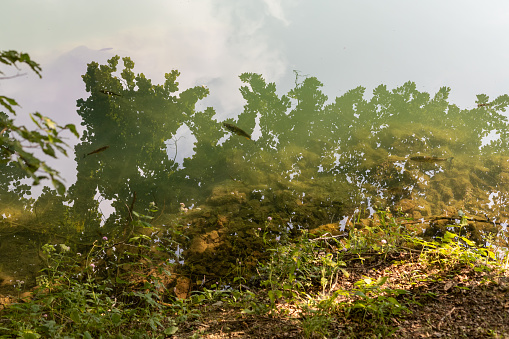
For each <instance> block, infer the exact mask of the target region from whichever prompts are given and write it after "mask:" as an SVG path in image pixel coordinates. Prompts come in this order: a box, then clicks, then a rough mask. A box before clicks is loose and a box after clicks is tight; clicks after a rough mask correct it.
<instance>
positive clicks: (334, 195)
mask: <svg viewBox="0 0 509 339" xmlns="http://www.w3.org/2000/svg"><path fill="white" fill-rule="evenodd" d="M133 67H134V63H133V62H132V61H131V60H130V59H128V58H124V59H123V63H122V62H121V61H120V62H119V58H113V59H111V60H110V61H109V64H107V65H98V64H97V63H91V64H89V67H88V69H87V72H86V74H85V75H84V76H83V81H84V82H85V84H86V88H87V91H88V92H89V93H90V96H89V97H88V98H86V99H79V100H78V113H79V115H80V116H81V117H82V119H83V125H84V127H85V133H84V134H83V136H82V139H81V142H80V143H79V144H78V145H77V146H76V148H75V159H76V162H77V169H78V179H77V182H76V184H74V185H73V186H72V187H70V189H69V192H68V194H67V195H66V196H64V197H61V196H58V195H57V194H56V192H54V191H51V190H49V189H46V190H45V191H44V193H43V195H42V196H41V197H39V198H38V199H36V200H34V199H26V198H24V196H25V193H26V191H27V190H29V187H26V186H23V185H21V183H20V181H19V179H21V178H22V174H21V173H19V172H16V170H15V169H14V168H11V167H9V166H7V167H5V165H2V166H4V167H5V170H4V169H2V173H9V175H6V176H4V177H3V182H2V187H1V188H2V190H1V192H2V193H0V194H1V195H2V198H1V200H0V201H1V206H0V211H1V212H0V213H1V214H2V215H3V219H2V220H0V232H1V234H2V236H1V242H0V251H4V252H5V253H7V252H9V253H12V252H13V251H14V250H13V248H12V247H13V245H14V244H17V246H15V247H16V248H18V255H17V257H16V258H14V257H12V256H7V255H6V254H2V258H3V259H2V262H1V263H0V265H1V266H0V269H1V273H2V274H3V276H2V277H3V282H2V284H4V285H9V284H12V283H13V282H14V281H16V280H19V279H27V280H34V275H35V273H34V274H33V275H30V274H28V273H27V271H30V272H36V271H37V269H38V268H39V266H40V262H38V261H37V260H32V259H33V258H34V257H36V254H35V253H37V251H38V248H39V247H40V245H41V244H44V243H47V242H49V243H68V244H71V245H72V246H74V249H75V250H77V251H79V250H80V249H82V248H86V246H87V244H91V243H92V242H93V240H94V239H98V238H100V237H102V236H105V235H108V237H118V238H119V239H122V237H126V236H127V235H129V234H131V233H130V232H131V226H132V221H133V219H136V217H135V214H134V212H137V213H142V214H146V215H151V216H153V217H154V219H153V223H154V224H155V225H157V227H158V230H159V232H160V236H161V237H163V236H166V237H173V239H174V240H175V245H174V247H175V248H174V250H178V251H179V252H181V253H182V254H183V258H184V259H185V260H186V261H187V262H188V263H193V265H194V266H193V270H194V271H193V272H194V273H193V274H195V275H202V274H203V275H205V274H207V275H208V276H213V275H214V274H216V275H221V274H229V272H230V271H231V267H232V266H231V264H229V263H228V261H227V260H226V259H227V258H231V257H233V258H243V257H246V255H247V254H248V253H249V254H252V253H254V252H257V251H258V252H263V246H262V247H260V244H259V243H257V242H255V241H253V239H254V238H255V237H260V236H261V235H263V236H264V240H267V241H268V242H269V243H270V242H277V241H280V239H281V238H283V237H287V236H292V235H295V234H297V233H298V230H300V229H314V228H316V227H319V226H322V225H327V224H329V226H327V227H328V228H327V227H326V229H327V230H331V229H337V230H345V229H346V230H348V229H349V228H350V227H353V226H354V224H355V223H357V224H359V225H361V224H362V223H367V221H366V218H368V217H370V216H373V215H374V213H375V212H376V211H378V210H384V211H389V212H390V213H391V214H392V215H393V216H397V217H400V218H401V219H402V220H405V222H406V224H407V225H415V224H418V221H419V222H420V224H422V230H423V232H425V233H426V235H428V236H435V235H440V234H441V232H443V231H444V230H445V229H446V228H447V227H451V225H455V224H456V225H457V224H458V223H459V220H460V219H461V216H462V215H463V214H464V215H466V216H467V220H468V223H467V224H468V225H466V226H465V228H464V230H463V231H464V232H466V233H468V234H469V235H470V236H471V237H472V238H474V239H475V240H476V241H478V242H479V243H483V242H486V241H487V236H488V235H490V234H491V235H493V236H498V237H499V240H498V241H500V244H501V245H504V246H506V245H507V244H506V243H505V241H506V236H505V223H506V222H507V219H508V211H507V209H506V201H507V197H508V184H509V154H508V151H507V150H508V142H509V135H508V133H507V128H506V126H507V119H506V117H505V115H504V114H503V113H504V112H505V109H506V108H507V106H508V105H509V97H508V96H501V97H499V98H496V99H495V100H491V101H490V100H489V98H488V97H486V96H484V95H479V96H478V97H477V101H476V104H473V107H471V108H467V109H460V108H459V107H457V106H455V105H454V104H452V103H449V102H448V94H449V91H450V90H449V89H448V88H442V89H440V91H439V92H437V93H435V94H428V93H424V92H419V91H418V90H417V89H416V85H415V84H414V83H411V82H408V83H405V84H403V85H402V86H401V87H398V88H395V89H388V88H386V87H385V86H383V85H381V86H379V87H378V88H376V89H375V90H374V93H373V95H372V96H370V95H367V94H366V93H365V91H364V88H362V87H359V88H356V89H352V90H350V91H348V92H346V93H344V94H342V95H340V96H338V97H336V98H334V99H331V98H327V97H326V96H325V95H324V94H323V92H322V90H321V88H322V84H321V83H320V82H319V80H318V79H316V78H313V77H309V78H306V79H304V80H302V81H301V82H299V83H297V85H296V86H295V88H293V89H292V90H290V91H289V92H288V93H286V94H284V95H282V94H281V93H280V92H278V91H277V90H276V84H273V83H267V82H266V81H265V80H264V79H263V78H262V76H260V75H258V74H252V73H245V74H243V75H241V77H240V78H241V80H242V82H243V86H242V87H241V89H240V91H241V93H242V95H243V97H244V99H245V102H246V104H245V106H244V111H243V112H241V113H240V114H239V116H238V118H237V120H235V121H233V120H229V121H227V123H228V124H230V125H229V127H225V126H224V125H223V122H217V121H216V120H215V119H214V115H215V111H214V108H207V109H205V110H203V111H197V110H196V104H197V103H198V102H199V100H200V99H203V98H204V97H205V96H207V94H208V90H207V88H205V87H194V88H189V89H185V88H179V86H178V76H179V74H178V72H176V71H173V72H171V73H169V74H167V75H166V81H165V83H164V84H162V85H154V84H152V83H151V81H150V80H149V79H146V78H145V76H144V75H143V74H135V73H134V72H133ZM183 76H185V75H183ZM367 97H370V98H369V99H367ZM473 101H474V100H473ZM184 125H185V126H187V127H188V128H189V129H190V131H191V132H192V134H193V136H194V138H196V140H197V141H196V143H195V144H194V149H193V150H194V154H193V155H192V156H191V157H188V158H186V159H185V160H184V162H183V163H182V164H180V165H179V164H178V163H177V162H176V161H175V159H176V154H178V152H179V147H178V145H179V144H180V145H182V144H181V142H185V140H184V141H181V140H178V138H177V131H178V130H179V128H180V127H182V126H184ZM232 126H233V127H232ZM493 132H496V133H498V138H497V139H495V140H491V141H490V140H486V137H487V136H488V135H490V133H493ZM251 136H252V137H251ZM99 195H100V197H101V199H108V200H112V201H113V203H112V207H113V208H114V209H115V212H114V213H112V214H111V215H110V216H109V217H108V218H107V220H106V218H105V217H104V216H103V215H102V213H101V210H100V208H99V200H98V198H97V197H98V196H99ZM14 238H15V239H16V241H13V240H12V239H14ZM492 241H493V240H492ZM24 244H25V245H24ZM265 244H266V245H267V242H265ZM267 246H268V245H267ZM26 258H32V259H30V260H29V259H26ZM217 258H225V261H224V262H223V263H222V264H221V261H218V259H217ZM211 262H213V263H214V264H213V265H214V266H215V271H214V272H211V268H210V263H211ZM218 262H219V264H218ZM207 263H209V264H207ZM244 265H246V266H249V265H255V262H247V263H244ZM14 266H17V267H18V269H17V270H14V269H13V267H14ZM237 266H238V265H237ZM19 272H22V273H19Z"/></svg>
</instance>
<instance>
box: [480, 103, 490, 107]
mask: <svg viewBox="0 0 509 339" xmlns="http://www.w3.org/2000/svg"><path fill="white" fill-rule="evenodd" d="M486 106H491V104H477V107H486Z"/></svg>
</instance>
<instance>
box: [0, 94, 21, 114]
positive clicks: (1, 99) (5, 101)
mask: <svg viewBox="0 0 509 339" xmlns="http://www.w3.org/2000/svg"><path fill="white" fill-rule="evenodd" d="M0 105H2V106H4V107H5V108H7V109H8V110H9V112H11V113H12V114H14V115H16V112H15V111H14V109H13V108H12V106H19V105H18V103H17V102H16V100H14V99H11V98H8V97H5V96H3V95H0Z"/></svg>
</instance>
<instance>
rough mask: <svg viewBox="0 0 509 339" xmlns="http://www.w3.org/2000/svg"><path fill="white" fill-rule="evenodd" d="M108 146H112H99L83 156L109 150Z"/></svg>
mask: <svg viewBox="0 0 509 339" xmlns="http://www.w3.org/2000/svg"><path fill="white" fill-rule="evenodd" d="M108 148H110V146H103V147H101V148H98V149H96V150H93V151H92V152H90V153H87V154H85V155H84V156H83V158H85V157H86V156H89V155H92V154H97V153H101V152H102V151H105V150H107V149H108Z"/></svg>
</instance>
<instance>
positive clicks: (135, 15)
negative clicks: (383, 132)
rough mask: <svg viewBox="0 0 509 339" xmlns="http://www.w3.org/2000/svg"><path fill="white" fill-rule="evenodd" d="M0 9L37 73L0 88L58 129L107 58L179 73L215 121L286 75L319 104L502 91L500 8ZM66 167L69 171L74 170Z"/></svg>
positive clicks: (265, 3)
mask: <svg viewBox="0 0 509 339" xmlns="http://www.w3.org/2000/svg"><path fill="white" fill-rule="evenodd" d="M2 11H3V12H4V13H9V15H5V16H4V17H3V18H2V22H1V23H0V25H1V26H0V41H2V48H3V49H16V50H21V51H25V52H28V53H30V55H31V56H32V58H33V59H34V60H36V61H38V62H40V63H41V65H42V67H43V76H44V77H43V79H42V80H39V79H38V78H37V77H35V76H26V77H23V78H19V79H15V80H3V81H1V82H0V92H1V93H2V95H7V96H12V97H14V98H16V99H18V101H19V102H20V103H21V104H22V106H23V108H22V110H21V111H22V112H27V113H28V112H34V111H39V112H41V113H42V114H45V115H48V116H50V117H53V118H55V119H56V120H57V121H60V122H62V123H68V122H75V123H79V117H78V116H77V114H76V113H75V110H76V108H75V102H76V99H78V98H80V97H83V96H84V95H86V93H85V92H84V85H83V83H82V81H81V75H82V74H84V72H85V71H86V64H87V63H88V62H91V61H97V62H100V63H104V62H105V61H106V60H107V59H108V58H109V57H111V56H113V55H115V54H119V55H120V56H129V57H131V58H132V60H133V61H134V62H135V63H136V67H135V72H141V73H144V74H145V75H146V76H147V77H148V78H151V79H153V82H154V83H161V82H162V81H163V78H164V73H166V72H169V71H170V70H172V69H178V70H179V71H180V72H181V74H182V75H181V77H180V78H179V82H180V84H181V88H182V89H185V88H188V87H191V86H194V85H206V86H207V87H208V88H209V89H210V90H211V95H210V96H209V98H207V99H206V100H204V102H203V103H202V104H201V106H200V108H204V107H205V106H209V105H210V106H213V107H214V108H215V109H216V112H217V113H218V116H219V117H220V118H225V117H228V116H233V115H236V114H238V113H240V112H241V111H242V106H243V104H244V102H243V100H242V97H241V95H240V93H239V91H238V89H239V87H240V85H241V83H240V80H239V79H238V76H239V75H240V74H241V73H243V72H256V73H261V74H263V75H264V77H265V79H266V80H267V81H270V82H276V84H278V88H280V89H282V90H284V91H286V90H288V89H289V88H290V87H291V86H293V83H294V80H295V79H294V74H293V72H292V70H294V69H296V70H299V71H301V72H302V73H303V74H309V75H311V76H316V77H317V78H318V79H319V80H320V81H322V82H323V83H324V85H325V86H324V89H323V90H324V92H325V93H326V94H327V95H329V99H333V97H335V96H339V95H341V94H342V93H344V92H345V91H348V90H349V89H352V88H354V87H357V86H359V85H362V86H365V87H367V88H368V90H367V94H368V95H369V94H370V92H371V90H372V89H373V88H374V87H376V86H377V85H379V84H386V85H388V87H389V88H392V87H395V86H399V85H402V84H403V83H404V82H406V81H408V80H411V81H415V82H416V84H417V87H418V89H419V90H423V91H427V92H430V93H432V94H433V93H434V92H436V91H437V90H438V88H439V87H441V86H450V87H451V88H452V93H451V101H452V102H454V103H456V104H458V105H459V106H460V107H473V105H474V100H475V95H476V94H479V93H486V94H488V95H490V96H491V97H495V96H498V95H501V94H505V93H507V88H509V69H508V68H507V67H506V63H507V58H508V57H509V44H508V43H507V41H506V40H507V37H506V35H507V32H508V31H509V21H508V20H507V16H508V15H509V3H508V2H506V1H502V0H497V1H490V2H478V1H472V0H468V1H464V0H461V1H459V0H452V1H447V2H443V1H437V0H432V1H426V2H409V1H398V0H387V1H378V0H369V1H362V2H360V1H325V0H319V1H303V0H300V1H291V0H245V1H244V0H243V1H237V0H224V1H223V0H221V1H219V0H187V1H186V0H175V1H161V0H148V1H143V2H141V1H134V0H112V1H99V0H92V1H87V2H74V1H66V0H52V1H41V2H34V1H29V0H17V1H11V2H6V3H4V4H2ZM65 167H66V168H67V169H68V171H65V170H64V172H67V173H72V171H73V168H74V167H75V165H74V162H73V161H70V160H67V161H66V165H65ZM69 177H72V174H69ZM69 181H70V182H71V183H72V181H73V179H68V182H69Z"/></svg>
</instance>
